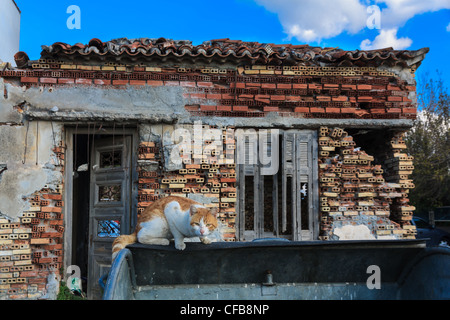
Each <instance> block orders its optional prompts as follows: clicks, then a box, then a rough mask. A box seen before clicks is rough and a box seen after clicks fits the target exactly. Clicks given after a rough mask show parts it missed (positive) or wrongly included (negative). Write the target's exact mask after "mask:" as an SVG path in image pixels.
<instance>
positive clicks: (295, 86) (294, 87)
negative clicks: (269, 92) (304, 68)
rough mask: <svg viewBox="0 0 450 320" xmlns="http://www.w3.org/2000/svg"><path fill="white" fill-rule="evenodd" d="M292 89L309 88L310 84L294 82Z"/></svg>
mask: <svg viewBox="0 0 450 320" xmlns="http://www.w3.org/2000/svg"><path fill="white" fill-rule="evenodd" d="M292 89H308V85H307V84H306V83H293V84H292Z"/></svg>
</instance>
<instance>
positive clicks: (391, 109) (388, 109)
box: [386, 108, 402, 113]
mask: <svg viewBox="0 0 450 320" xmlns="http://www.w3.org/2000/svg"><path fill="white" fill-rule="evenodd" d="M386 110H387V112H388V113H401V112H402V109H400V108H387V109H386Z"/></svg>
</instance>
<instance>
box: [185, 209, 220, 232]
mask: <svg viewBox="0 0 450 320" xmlns="http://www.w3.org/2000/svg"><path fill="white" fill-rule="evenodd" d="M190 214H191V227H192V229H193V230H194V232H195V234H196V235H197V236H198V237H205V236H207V235H209V234H211V233H212V232H213V231H214V230H216V229H217V226H218V221H217V208H203V207H199V206H197V205H192V206H191V209H190Z"/></svg>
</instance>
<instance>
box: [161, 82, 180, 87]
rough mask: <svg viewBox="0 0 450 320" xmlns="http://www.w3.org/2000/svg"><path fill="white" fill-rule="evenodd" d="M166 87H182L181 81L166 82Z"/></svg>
mask: <svg viewBox="0 0 450 320" xmlns="http://www.w3.org/2000/svg"><path fill="white" fill-rule="evenodd" d="M164 85H165V86H168V87H176V86H179V85H180V81H164Z"/></svg>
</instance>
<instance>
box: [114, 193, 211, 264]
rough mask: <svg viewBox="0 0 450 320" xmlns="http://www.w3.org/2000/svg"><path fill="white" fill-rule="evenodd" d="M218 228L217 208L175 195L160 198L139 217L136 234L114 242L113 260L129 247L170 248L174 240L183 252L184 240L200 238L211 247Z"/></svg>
mask: <svg viewBox="0 0 450 320" xmlns="http://www.w3.org/2000/svg"><path fill="white" fill-rule="evenodd" d="M217 227H218V221H217V208H211V209H208V208H206V207H204V206H203V205H202V204H200V203H198V202H196V201H194V200H192V199H189V198H182V197H176V196H168V197H165V198H161V199H159V200H157V201H155V202H153V203H152V204H151V205H149V206H148V207H147V208H146V209H145V210H144V212H142V213H141V215H140V216H139V218H138V222H137V226H136V229H135V231H134V232H133V233H132V234H130V235H122V236H119V237H117V238H116V239H115V240H114V242H113V249H112V251H113V254H112V256H113V259H114V258H115V256H116V255H117V253H118V252H119V251H120V250H121V249H123V248H125V247H126V246H127V245H129V244H133V243H135V242H140V243H143V244H158V245H169V243H170V240H171V239H174V240H175V248H177V249H178V250H184V249H185V248H186V244H185V243H184V238H193V237H199V238H200V241H201V242H202V243H205V244H210V243H211V242H212V240H211V239H210V238H208V235H211V233H212V232H214V230H216V229H217Z"/></svg>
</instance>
